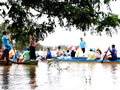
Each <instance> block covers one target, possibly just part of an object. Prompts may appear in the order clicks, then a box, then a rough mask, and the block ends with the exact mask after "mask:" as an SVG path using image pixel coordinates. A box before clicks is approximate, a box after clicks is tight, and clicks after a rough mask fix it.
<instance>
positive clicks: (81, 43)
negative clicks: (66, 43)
mask: <svg viewBox="0 0 120 90" xmlns="http://www.w3.org/2000/svg"><path fill="white" fill-rule="evenodd" d="M85 44H86V43H85V41H84V40H82V41H81V42H80V46H81V48H85Z"/></svg>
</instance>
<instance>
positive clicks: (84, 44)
mask: <svg viewBox="0 0 120 90" xmlns="http://www.w3.org/2000/svg"><path fill="white" fill-rule="evenodd" d="M80 40H81V42H80V47H81V50H82V52H83V56H85V47H86V42H85V41H84V40H83V38H80Z"/></svg>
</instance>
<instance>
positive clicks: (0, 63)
mask: <svg viewBox="0 0 120 90" xmlns="http://www.w3.org/2000/svg"><path fill="white" fill-rule="evenodd" d="M0 65H7V61H3V60H1V61H0ZM8 65H12V62H11V61H9V63H8Z"/></svg>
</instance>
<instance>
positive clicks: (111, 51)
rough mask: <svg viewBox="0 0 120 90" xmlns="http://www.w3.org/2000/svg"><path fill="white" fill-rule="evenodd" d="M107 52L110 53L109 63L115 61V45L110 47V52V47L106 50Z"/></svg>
mask: <svg viewBox="0 0 120 90" xmlns="http://www.w3.org/2000/svg"><path fill="white" fill-rule="evenodd" d="M108 50H109V51H110V53H111V54H110V55H111V57H109V60H110V61H114V60H117V50H116V49H115V45H114V44H113V45H112V50H110V47H109V48H108Z"/></svg>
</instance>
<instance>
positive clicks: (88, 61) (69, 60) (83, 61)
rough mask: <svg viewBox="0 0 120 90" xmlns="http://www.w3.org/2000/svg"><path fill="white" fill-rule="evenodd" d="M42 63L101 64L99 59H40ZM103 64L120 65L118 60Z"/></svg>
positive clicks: (106, 61) (107, 61)
mask: <svg viewBox="0 0 120 90" xmlns="http://www.w3.org/2000/svg"><path fill="white" fill-rule="evenodd" d="M42 60H43V61H49V60H50V61H65V62H81V63H101V60H100V59H97V60H87V59H42ZM103 63H116V64H119V63H120V59H118V60H115V61H110V60H104V61H103Z"/></svg>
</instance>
